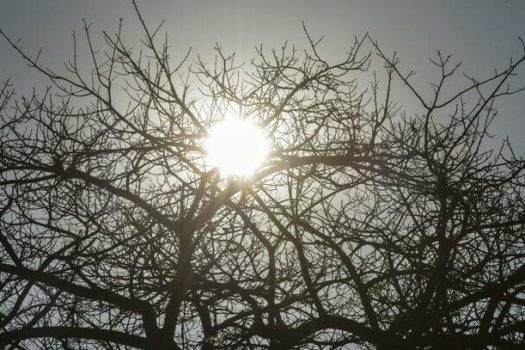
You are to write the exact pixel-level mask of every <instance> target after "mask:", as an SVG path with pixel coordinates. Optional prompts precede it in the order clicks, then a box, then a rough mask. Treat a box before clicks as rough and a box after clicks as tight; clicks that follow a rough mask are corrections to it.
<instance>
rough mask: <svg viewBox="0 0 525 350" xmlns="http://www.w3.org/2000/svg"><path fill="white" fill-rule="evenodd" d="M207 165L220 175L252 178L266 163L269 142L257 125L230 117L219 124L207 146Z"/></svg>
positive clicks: (207, 141) (214, 128)
mask: <svg viewBox="0 0 525 350" xmlns="http://www.w3.org/2000/svg"><path fill="white" fill-rule="evenodd" d="M204 148H205V150H206V163H207V164H208V165H209V166H211V167H216V168H217V169H218V170H219V173H220V176H221V177H223V178H225V177H228V176H237V177H248V176H250V175H252V174H253V173H254V172H255V170H257V169H258V168H259V167H260V166H261V165H262V163H263V161H264V159H265V158H266V154H267V152H268V142H267V140H266V137H265V136H264V134H263V132H262V130H261V129H259V128H258V127H257V125H255V124H254V123H252V122H250V121H248V120H243V119H241V118H238V117H229V118H227V119H225V120H223V121H220V122H218V123H217V124H215V125H214V126H213V127H212V128H211V130H210V133H209V135H208V138H207V139H206V141H205V143H204Z"/></svg>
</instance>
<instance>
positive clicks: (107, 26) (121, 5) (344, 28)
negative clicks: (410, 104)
mask: <svg viewBox="0 0 525 350" xmlns="http://www.w3.org/2000/svg"><path fill="white" fill-rule="evenodd" d="M138 3H139V6H140V7H141V9H142V12H143V14H144V16H145V18H146V20H147V21H148V23H149V24H150V25H151V26H154V25H155V24H157V23H159V22H160V21H161V20H162V19H164V20H166V24H165V27H164V29H165V31H167V32H168V35H169V40H170V43H171V44H172V46H173V47H174V48H175V50H179V52H181V54H182V53H184V52H185V51H186V50H187V48H188V47H189V46H192V47H193V50H194V52H195V53H200V54H202V55H203V56H204V57H209V55H210V54H211V52H212V46H213V44H214V43H215V42H219V43H220V44H221V45H222V46H223V47H224V49H225V50H226V51H236V52H237V54H238V56H239V57H240V59H244V60H246V59H248V58H249V57H250V56H251V55H252V54H253V52H254V47H255V46H256V45H258V44H261V43H262V44H264V46H265V47H268V48H278V47H280V46H281V45H282V43H283V42H284V41H285V40H288V41H289V42H290V43H295V44H297V45H298V46H301V45H304V43H305V36H304V34H303V31H302V27H301V21H302V20H303V21H305V23H306V24H307V26H308V28H309V30H310V31H311V33H312V34H313V35H321V34H324V35H325V38H326V39H325V41H324V44H323V46H322V52H323V53H324V54H325V55H326V56H327V57H329V58H332V59H334V60H335V59H337V58H338V57H342V56H343V55H344V53H345V51H346V49H347V48H349V46H350V44H351V42H352V40H353V37H354V36H356V35H357V36H360V35H363V34H365V33H367V32H368V33H370V34H371V35H372V36H373V37H374V38H375V39H376V40H378V41H379V43H380V45H381V47H382V48H383V49H384V51H386V52H389V53H391V52H393V51H394V50H396V51H397V53H398V56H399V57H400V58H401V60H402V67H404V68H405V70H407V71H408V70H412V69H414V70H416V71H417V72H419V73H420V75H418V77H420V79H421V84H422V86H423V87H424V86H426V85H425V84H426V83H427V81H426V80H425V78H429V77H431V75H430V72H431V71H430V70H429V69H430V68H431V66H430V64H429V62H428V57H430V56H432V55H433V54H434V52H435V50H436V49H441V50H442V51H443V52H444V53H447V54H448V53H452V54H454V57H455V58H456V59H457V60H459V61H462V62H463V66H462V69H463V70H464V71H465V72H467V73H469V74H474V75H477V76H479V77H480V78H482V77H487V76H488V75H489V74H490V73H491V72H492V71H493V69H494V68H496V67H500V68H504V67H505V65H506V64H508V59H509V58H510V57H517V56H518V55H519V54H520V53H521V52H522V50H523V48H522V47H521V44H520V42H519V40H518V36H521V37H523V38H525V1H523V0H439V1H438V0H367V1H363V0H347V1H344V0H337V1H336V0H325V1H320V0H316V1H314V0H288V1H281V0H264V1H263V0H259V1H255V0H191V1H189V0H188V1H173V0H171V1H170V0H149V1H146V0H142V1H140V0H139V1H138ZM83 18H84V19H86V21H87V22H88V23H92V24H93V26H92V30H93V33H94V34H95V35H98V33H99V32H100V31H102V30H108V31H113V30H115V29H116V24H117V22H118V19H119V18H124V25H125V30H126V37H128V38H129V42H130V43H133V42H134V40H137V38H139V37H140V31H139V28H138V23H137V19H136V16H135V15H134V13H133V9H132V6H131V2H130V1H127V0H112V1H105V0H84V1H81V0H46V1H42V0H17V1H14V0H0V27H1V28H2V29H3V30H4V31H6V32H7V33H8V34H9V35H10V36H11V37H13V38H15V39H18V38H20V39H21V40H22V45H23V47H24V48H25V49H26V50H28V51H29V52H33V53H36V52H37V51H38V49H39V48H41V47H42V48H44V51H43V56H42V62H45V63H46V64H48V65H50V66H51V67H53V68H56V69H57V70H60V68H61V67H63V65H62V63H63V62H64V61H66V60H67V59H68V58H69V56H70V53H71V48H72V40H71V32H72V31H73V30H76V31H77V32H80V31H81V30H82V21H81V19H83ZM520 72H521V74H522V75H523V77H521V78H518V79H517V80H516V83H519V82H520V81H521V83H522V84H525V67H524V68H522V69H521V70H520ZM8 78H10V79H12V81H13V82H14V83H15V86H16V88H17V90H18V91H20V92H28V91H30V88H31V87H32V86H34V85H36V86H42V84H43V82H42V79H41V77H40V76H39V75H38V74H36V73H34V72H28V69H27V67H26V66H25V65H24V64H23V62H22V61H21V60H20V58H19V57H18V56H17V55H16V54H15V53H14V52H13V50H11V49H10V48H9V46H8V45H7V43H6V42H5V41H4V40H0V81H4V80H6V79H8ZM498 108H499V111H500V115H499V119H498V120H497V124H496V128H495V132H497V134H498V136H499V137H504V136H506V135H509V137H510V138H511V140H512V141H513V142H514V143H515V144H516V145H517V146H518V148H520V146H521V147H522V148H521V149H523V150H525V146H524V145H523V144H524V142H523V141H522V139H521V135H522V134H524V133H525V92H523V93H521V94H520V95H517V96H512V97H508V98H505V99H502V100H501V101H500V103H499V104H498Z"/></svg>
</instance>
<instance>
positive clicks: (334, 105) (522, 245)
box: [0, 10, 525, 349]
mask: <svg viewBox="0 0 525 350" xmlns="http://www.w3.org/2000/svg"><path fill="white" fill-rule="evenodd" d="M137 15H138V17H139V20H140V23H141V24H142V26H143V32H144V40H143V41H142V43H141V46H140V47H139V46H137V45H129V44H127V43H126V40H125V38H124V35H123V34H122V30H119V31H117V32H116V33H103V35H102V39H103V41H104V43H103V45H102V47H96V45H95V41H96V40H93V35H92V34H91V32H90V29H89V26H88V25H87V24H86V25H85V33H84V34H85V35H84V41H81V40H80V39H78V40H77V38H76V37H75V39H74V41H75V52H74V53H73V56H72V58H71V59H70V60H69V61H68V62H67V64H66V70H65V71H64V72H56V71H52V70H50V69H48V68H47V67H45V66H44V65H42V64H41V63H40V61H39V58H38V56H31V55H29V54H28V53H26V52H25V51H23V50H22V49H21V48H20V46H19V44H18V43H16V42H14V41H12V39H10V37H9V36H7V35H6V34H5V33H4V32H1V34H2V35H3V37H4V39H5V40H8V41H9V42H10V43H11V44H12V46H13V48H14V50H17V51H18V52H19V53H20V54H21V57H22V59H24V60H25V61H26V62H27V63H28V65H29V66H30V67H32V68H33V69H36V70H37V71H40V72H41V73H42V74H43V76H44V77H46V78H47V79H48V81H49V82H50V84H49V87H48V88H46V89H43V90H40V91H35V92H34V93H33V94H32V95H30V96H26V97H22V98H18V97H17V96H15V93H14V89H13V87H12V85H11V84H10V83H9V82H6V83H4V84H3V88H1V89H0V91H1V92H0V138H1V141H0V214H1V219H0V243H1V244H0V300H1V302H0V327H1V328H0V344H2V345H3V346H5V347H6V348H10V349H35V348H42V349H44V348H45V349H58V348H68V349H77V348H78V349H80V348H82V349H86V348H87V349H132V348H139V349H194V348H201V349H231V348H245V349H260V348H261V349H262V348H270V349H288V348H301V349H336V348H348V349H354V348H355V349H358V348H363V349H441V348H445V347H446V348H447V349H467V348H468V349H487V348H490V349H522V348H523V347H524V346H525V340H524V336H525V294H524V292H525V259H524V257H525V226H524V224H525V202H524V189H525V187H524V186H525V177H524V172H525V161H524V160H523V159H522V158H521V156H520V155H519V154H516V153H515V152H514V151H513V149H512V147H511V145H510V143H509V142H503V143H502V144H501V147H499V146H498V147H497V148H494V147H493V145H494V142H493V141H492V140H491V134H490V126H491V123H492V121H493V120H494V118H495V116H496V108H495V102H496V101H497V100H498V98H499V97H501V96H506V95H511V94H514V93H516V92H519V91H521V90H520V87H515V86H513V84H512V78H513V76H514V75H515V74H516V73H517V69H518V67H519V66H520V64H522V63H523V61H524V60H525V46H524V54H523V55H522V56H521V57H518V58H516V59H514V60H512V61H511V62H510V64H508V65H507V66H505V67H503V68H500V69H498V70H496V71H494V72H491V74H489V75H487V77H484V78H482V79H479V78H475V77H470V76H466V75H465V76H464V80H463V81H464V83H463V84H456V83H455V82H454V83H451V81H453V79H455V78H454V77H456V76H461V73H460V72H459V69H460V66H459V65H457V64H455V63H454V61H453V59H452V58H451V57H450V56H445V55H443V54H441V52H437V54H436V56H435V57H434V58H432V60H431V64H432V65H434V66H435V68H436V72H437V74H438V78H437V80H436V81H433V82H431V84H430V89H421V88H418V87H417V86H416V85H420V82H418V84H415V81H416V78H415V76H414V75H413V73H412V72H405V71H404V70H403V69H402V67H401V66H400V61H399V59H398V57H397V56H396V55H389V54H387V53H384V52H383V51H382V50H381V49H380V47H379V45H378V44H377V43H376V42H375V41H374V40H373V39H371V38H370V37H369V36H368V35H365V36H363V37H360V38H356V39H355V41H354V44H353V46H351V47H350V48H349V50H348V52H347V55H346V57H345V58H344V59H342V60H341V61H339V62H331V61H330V60H327V59H325V58H324V57H323V54H322V53H321V50H320V49H319V45H320V41H318V40H317V39H316V38H314V37H313V36H312V35H310V34H309V33H308V31H306V30H305V33H306V34H305V37H306V39H307V43H308V48H307V49H306V50H304V51H302V50H297V49H296V48H295V47H293V46H291V45H289V44H288V45H284V46H283V47H282V48H280V49H276V50H266V49H264V48H263V47H262V46H261V47H259V48H258V49H257V50H256V51H255V54H254V58H253V60H252V61H250V62H248V63H245V64H244V65H241V64H239V63H238V62H236V61H235V57H234V55H229V54H227V53H225V52H224V51H223V50H222V49H221V48H220V47H219V46H217V47H216V53H217V56H216V59H215V60H214V61H212V62H206V61H205V60H204V59H201V58H199V57H198V56H197V57H196V56H193V55H192V54H191V53H190V52H188V54H187V55H183V56H184V58H183V59H181V60H175V59H173V58H172V56H171V55H170V52H171V48H170V46H168V41H167V39H165V38H164V37H163V35H162V29H160V28H150V27H149V26H148V25H147V24H145V23H144V20H143V18H142V17H141V15H140V12H139V11H138V10H137ZM120 28H121V27H120ZM83 43H85V45H86V46H85V47H83V48H85V49H87V52H88V54H89V55H88V56H87V58H88V59H89V60H90V63H89V64H87V63H86V62H85V61H86V56H80V54H79V53H78V52H77V47H80V46H81V45H84V44H83ZM376 67H377V69H376ZM398 91H404V92H406V93H408V94H410V95H411V96H412V98H413V99H414V101H415V103H416V104H417V106H415V107H414V108H411V109H413V110H414V111H412V112H409V111H408V109H406V108H405V107H403V104H402V103H400V101H398V100H396V98H397V97H398V96H399V95H398ZM229 113H238V114H240V115H241V116H242V117H243V118H246V119H249V120H251V121H253V122H255V123H257V124H258V125H259V126H260V127H261V129H262V130H263V131H264V133H265V134H266V135H267V137H268V139H269V144H270V147H271V152H270V154H269V155H268V157H267V159H266V161H265V162H264V164H263V165H262V166H261V167H260V168H259V169H258V170H257V172H256V173H255V174H254V175H252V176H250V177H246V178H236V177H228V178H223V177H221V176H220V174H219V173H218V171H217V169H210V168H209V167H207V166H206V164H205V160H204V159H205V151H204V149H203V139H204V138H205V136H206V135H207V133H208V131H209V130H210V128H211V126H212V125H214V124H215V123H216V122H217V121H220V120H222V119H224V118H225V116H226V115H228V114H229Z"/></svg>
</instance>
